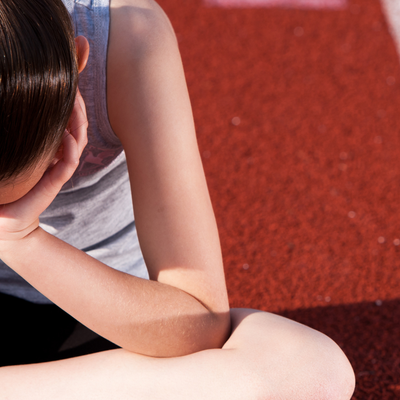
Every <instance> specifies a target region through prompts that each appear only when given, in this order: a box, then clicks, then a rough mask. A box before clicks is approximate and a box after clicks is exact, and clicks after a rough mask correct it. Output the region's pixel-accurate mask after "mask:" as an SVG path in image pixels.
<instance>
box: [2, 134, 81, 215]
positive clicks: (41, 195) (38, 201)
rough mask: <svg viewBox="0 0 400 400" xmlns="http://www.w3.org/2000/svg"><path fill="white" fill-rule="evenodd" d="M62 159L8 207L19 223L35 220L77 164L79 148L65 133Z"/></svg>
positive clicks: (71, 137) (69, 176) (72, 138)
mask: <svg viewBox="0 0 400 400" xmlns="http://www.w3.org/2000/svg"><path fill="white" fill-rule="evenodd" d="M63 147H64V152H63V158H62V159H61V160H59V161H58V162H57V164H55V165H54V166H53V167H52V168H49V169H48V170H47V171H46V173H45V174H44V175H43V177H42V179H41V180H40V181H39V182H38V183H37V185H36V186H35V187H34V188H33V189H32V190H31V191H30V192H29V193H27V194H26V195H25V196H24V197H22V198H21V199H19V200H18V201H17V202H15V203H12V204H9V205H8V213H9V214H10V215H14V216H15V217H16V216H18V219H19V220H20V221H28V220H30V219H32V220H36V219H37V218H38V216H39V215H40V214H41V213H42V212H43V211H44V210H45V209H46V208H47V207H48V206H49V205H50V204H51V202H52V201H53V200H54V198H55V197H56V195H57V194H58V192H59V191H60V190H61V188H62V187H63V185H64V183H65V182H67V181H68V180H69V179H70V178H71V176H72V175H73V173H74V172H75V169H76V167H77V166H78V164H79V156H80V154H79V148H78V143H77V142H76V140H75V138H74V137H73V136H72V135H71V134H69V133H68V132H66V133H65V134H64V137H63Z"/></svg>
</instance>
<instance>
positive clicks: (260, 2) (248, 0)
mask: <svg viewBox="0 0 400 400" xmlns="http://www.w3.org/2000/svg"><path fill="white" fill-rule="evenodd" d="M398 1H400V0H398ZM204 2H205V3H206V4H207V5H210V6H216V7H229V8H231V7H235V8H236V7H293V8H314V9H340V8H344V7H346V5H347V0H204Z"/></svg>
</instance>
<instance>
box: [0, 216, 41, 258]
mask: <svg viewBox="0 0 400 400" xmlns="http://www.w3.org/2000/svg"><path fill="white" fill-rule="evenodd" d="M41 230H42V229H41V228H40V227H39V221H38V223H37V224H36V223H35V224H32V225H31V226H30V227H28V228H26V229H24V230H22V231H20V232H8V233H3V232H1V233H0V259H1V260H3V261H4V262H6V259H7V258H9V256H10V254H11V255H12V254H15V253H16V252H18V251H19V252H20V249H21V246H24V248H27V244H28V241H29V240H30V239H32V238H33V237H35V236H37V235H38V234H39V232H40V231H41Z"/></svg>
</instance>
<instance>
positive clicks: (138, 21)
mask: <svg viewBox="0 0 400 400" xmlns="http://www.w3.org/2000/svg"><path fill="white" fill-rule="evenodd" d="M110 16H111V29H110V45H111V46H112V47H111V48H110V49H109V51H111V52H112V54H113V56H117V57H122V58H124V59H125V60H126V61H129V60H127V59H129V58H134V59H137V58H141V57H146V55H149V54H151V53H153V52H157V51H160V50H161V49H162V48H165V46H167V47H170V46H172V47H176V46H177V43H176V38H175V34H174V30H173V28H172V25H171V23H170V21H169V19H168V17H167V16H166V14H165V13H164V11H163V10H162V9H161V7H160V6H159V5H158V4H157V3H156V2H155V1H154V0H112V1H111V5H110Z"/></svg>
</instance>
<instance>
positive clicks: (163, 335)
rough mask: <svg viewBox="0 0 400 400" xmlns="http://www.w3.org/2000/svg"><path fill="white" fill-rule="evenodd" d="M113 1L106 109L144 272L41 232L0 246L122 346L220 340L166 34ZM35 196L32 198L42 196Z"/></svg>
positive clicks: (132, 0)
mask: <svg viewBox="0 0 400 400" xmlns="http://www.w3.org/2000/svg"><path fill="white" fill-rule="evenodd" d="M112 5H113V7H112V14H111V21H112V22H111V37H110V46H109V55H108V60H109V62H108V87H107V89H108V105H109V115H110V121H111V124H112V126H113V129H114V130H115V132H116V133H117V135H118V136H119V137H120V139H121V141H122V143H123V146H124V148H125V151H126V154H127V160H128V168H129V174H130V179H131V186H132V196H133V202H134V208H135V216H136V222H137V229H138V235H139V240H140V243H141V247H142V250H143V254H144V257H145V261H146V264H147V266H148V268H149V273H150V278H151V281H146V280H142V279H139V278H136V277H132V276H129V275H127V274H124V273H121V272H119V271H115V270H113V269H112V268H109V267H107V266H106V265H104V264H102V263H100V262H98V261H96V260H94V259H92V258H90V257H88V256H87V255H86V254H84V253H82V252H80V251H79V250H77V249H75V248H73V247H71V246H69V245H67V244H66V243H64V242H62V241H60V240H58V239H56V238H54V237H52V236H51V235H49V234H47V233H45V232H44V231H42V230H41V229H36V230H34V231H33V232H32V233H31V234H30V235H28V236H26V237H24V238H23V239H21V240H16V241H4V242H3V243H0V257H1V258H2V259H3V260H4V261H5V262H6V263H7V264H8V265H9V266H10V267H11V268H13V269H14V270H15V271H16V272H18V273H19V274H20V275H21V276H22V277H24V278H25V279H26V280H27V281H28V282H30V283H31V284H32V285H33V286H35V287H36V288H37V289H38V290H39V291H41V292H42V293H43V294H44V295H46V296H47V297H48V298H50V299H51V300H52V301H53V302H54V303H56V304H58V305H59V306H60V307H61V308H63V309H64V310H65V311H67V312H68V313H70V314H71V315H73V316H74V317H75V318H77V319H78V320H80V321H81V322H82V323H83V324H85V325H87V326H88V327H89V328H91V329H93V330H94V331H96V332H98V333H99V334H101V335H103V336H105V337H106V338H108V339H109V340H111V341H113V342H115V343H117V344H119V345H120V346H122V347H124V348H125V349H128V350H131V351H134V352H137V353H141V354H147V355H153V356H176V355H183V354H188V353H192V352H195V351H199V350H203V349H206V348H213V347H220V346H221V345H222V344H223V342H224V341H225V340H226V337H227V335H228V332H229V314H228V302H227V295H226V288H225V281H224V275H223V267H222V258H221V253H220V246H219V240H218V233H217V228H216V224H215V220H214V215H213V212H212V207H211V203H210V199H209V196H208V191H207V187H206V183H205V178H204V173H203V170H202V166H201V162H200V157H199V154H198V150H197V144H196V138H195V132H194V128H193V120H192V115H191V109H190V103H189V100H188V95H187V90H186V86H185V81H184V76H183V71H182V66H181V62H180V57H179V52H178V49H177V45H176V41H175V37H174V35H173V32H172V29H171V27H170V25H169V22H168V20H167V19H166V17H165V16H164V14H163V13H162V12H161V10H160V9H159V8H158V6H156V5H155V3H154V2H152V1H147V0H129V1H128V0H124V2H122V1H120V0H113V3H112ZM34 196H36V197H34ZM32 199H36V200H35V201H36V202H39V203H40V193H39V194H37V193H36V194H35V195H33V194H32V193H31V194H30V197H29V201H30V202H32V201H33V200H32ZM25 202H27V201H25ZM15 207H16V206H15ZM15 207H14V208H15ZM26 207H27V209H29V210H32V206H30V207H29V204H28V205H27V206H26ZM30 212H31V211H30Z"/></svg>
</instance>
